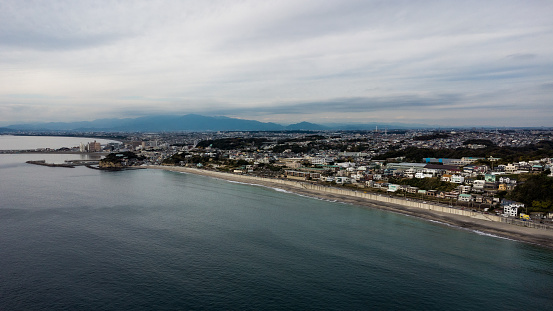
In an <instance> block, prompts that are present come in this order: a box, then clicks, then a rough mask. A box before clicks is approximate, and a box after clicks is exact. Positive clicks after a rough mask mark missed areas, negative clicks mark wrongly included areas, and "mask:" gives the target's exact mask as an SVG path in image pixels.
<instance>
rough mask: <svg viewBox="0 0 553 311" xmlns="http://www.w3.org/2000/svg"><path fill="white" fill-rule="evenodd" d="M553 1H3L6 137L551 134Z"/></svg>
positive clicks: (0, 33) (0, 71) (0, 44)
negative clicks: (329, 129) (355, 129)
mask: <svg viewBox="0 0 553 311" xmlns="http://www.w3.org/2000/svg"><path fill="white" fill-rule="evenodd" d="M552 16H553V1H550V0H543V1H532V0H525V1H509V0H499V1H494V0H486V1H481V0H479V1H470V0H464V1H448V0H438V1H430V0H428V1H427V0H407V1H395V0H386V1H375V0H360V1H353V0H337V1H326V0H313V1H311V0H292V1H288V0H275V1H273V0H264V1H259V0H243V1H238V0H237V1H233V0H225V1H217V0H213V1H211V0H201V1H187V0H175V1H153V0H150V1H138V0H133V1H130V0H129V1H125V0H120V1H103V0H98V1H78V0H69V1H57V0H49V1H26V0H15V1H12V0H1V1H0V126H5V125H10V124H17V123H26V122H53V121H62V122H69V121H89V120H95V119H101V118H132V117H140V116H145V115H161V114H163V115H167V114H170V115H184V114H188V113H196V114H202V115H209V116H228V117H237V118H242V119H254V120H259V121H263V122H277V123H281V124H290V123H295V122H300V121H309V122H315V123H320V124H328V123H350V122H351V123H371V122H388V123H398V124H399V123H402V124H429V125H439V126H502V127H503V126H506V127H512V126H546V127H551V126H553V18H552Z"/></svg>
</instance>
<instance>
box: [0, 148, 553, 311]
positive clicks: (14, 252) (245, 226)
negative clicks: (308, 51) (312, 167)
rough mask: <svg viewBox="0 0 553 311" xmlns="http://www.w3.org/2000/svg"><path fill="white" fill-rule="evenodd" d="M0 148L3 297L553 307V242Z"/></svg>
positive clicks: (239, 305)
mask: <svg viewBox="0 0 553 311" xmlns="http://www.w3.org/2000/svg"><path fill="white" fill-rule="evenodd" d="M47 157H56V158H55V160H63V159H62V158H75V157H79V156H78V155H77V156H75V155H65V156H62V155H42V154H34V155H32V154H25V155H0V310H206V309H212V310H367V309H375V310H401V309H403V310H413V309H416V310H553V291H552V290H551V289H553V251H551V250H548V249H544V248H540V247H537V246H532V245H528V244H523V243H519V242H515V241H510V240H506V239H501V238H496V237H490V236H484V235H479V234H476V233H474V232H470V231H466V230H462V229H458V228H454V227H448V226H445V225H440V224H436V223H431V222H427V221H423V220H419V219H416V218H413V217H406V216H402V215H397V214H393V213H390V212H385V211H379V210H371V209H366V208H361V207H357V206H353V205H347V204H341V203H335V202H327V201H321V200H317V199H312V198H307V197H301V196H298V195H294V194H291V193H286V192H282V191H277V190H275V189H268V188H263V187H257V186H249V185H244V184H238V183H230V182H226V181H222V180H217V179H212V178H207V177H202V176H195V175H188V174H181V173H174V172H166V171H159V170H135V171H121V172H103V171H97V170H92V169H88V168H85V167H77V168H73V169H70V168H52V167H44V166H35V165H30V164H25V163H24V162H25V161H26V160H37V159H45V158H46V160H47V161H48V160H49V159H48V158H47Z"/></svg>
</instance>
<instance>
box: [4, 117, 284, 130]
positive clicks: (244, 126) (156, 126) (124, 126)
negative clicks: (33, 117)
mask: <svg viewBox="0 0 553 311" xmlns="http://www.w3.org/2000/svg"><path fill="white" fill-rule="evenodd" d="M8 128H9V129H11V130H34V131H81V132H83V131H106V132H177V131H282V130H286V128H285V127H284V126H282V125H280V124H276V123H271V122H268V123H266V122H259V121H255V120H243V119H236V118H229V117H207V116H201V115H196V114H187V115H184V116H147V117H140V118H134V119H99V120H94V121H81V122H50V123H31V124H16V125H11V126H8Z"/></svg>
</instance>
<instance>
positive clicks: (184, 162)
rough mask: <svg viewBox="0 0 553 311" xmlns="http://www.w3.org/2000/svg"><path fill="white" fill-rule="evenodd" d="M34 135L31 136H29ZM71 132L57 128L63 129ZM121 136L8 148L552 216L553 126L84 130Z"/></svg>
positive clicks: (537, 218) (535, 217)
mask: <svg viewBox="0 0 553 311" xmlns="http://www.w3.org/2000/svg"><path fill="white" fill-rule="evenodd" d="M22 134H29V133H22ZM64 134H65V135H67V133H60V135H64ZM86 136H89V137H90V136H93V137H98V138H106V139H113V140H117V141H119V142H120V143H118V142H113V143H108V144H105V145H101V144H100V143H98V142H96V141H94V142H88V143H82V144H80V146H75V147H74V148H62V149H58V150H49V149H40V150H26V151H21V150H18V151H3V152H4V153H6V152H76V153H102V154H104V155H107V156H106V157H105V158H104V159H103V160H102V161H100V162H99V168H105V169H119V168H129V167H135V168H136V167H140V166H155V165H163V166H176V167H192V168H197V169H202V170H211V171H220V172H226V173H230V174H235V175H248V176H257V177H263V178H275V179H281V180H293V181H302V182H306V183H310V184H317V185H323V186H328V187H337V188H344V189H350V190H354V191H363V192H369V193H378V194H380V195H386V196H390V197H401V198H403V199H404V200H415V201H420V202H424V203H426V202H433V203H435V204H441V205H444V206H448V207H450V208H458V209H467V210H472V211H475V212H479V213H482V214H495V215H501V216H503V217H506V218H512V219H517V220H519V221H533V222H538V223H542V224H544V223H545V224H547V223H551V221H552V219H553V201H552V198H551V195H552V194H551V192H552V191H551V188H548V187H551V185H553V173H552V172H551V167H552V165H553V164H552V161H553V132H552V131H551V130H496V129H493V130H490V129H479V130H475V129H471V130H449V131H445V130H390V131H389V130H387V129H384V130H379V129H375V130H374V131H340V132H330V131H282V132H203V133H198V132H182V133H116V134H114V133H87V134H86Z"/></svg>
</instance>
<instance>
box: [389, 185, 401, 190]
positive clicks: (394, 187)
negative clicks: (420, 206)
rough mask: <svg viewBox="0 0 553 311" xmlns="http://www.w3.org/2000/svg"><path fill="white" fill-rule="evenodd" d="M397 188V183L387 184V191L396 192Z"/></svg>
mask: <svg viewBox="0 0 553 311" xmlns="http://www.w3.org/2000/svg"><path fill="white" fill-rule="evenodd" d="M398 190H399V185H396V184H388V192H396V191H398Z"/></svg>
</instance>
